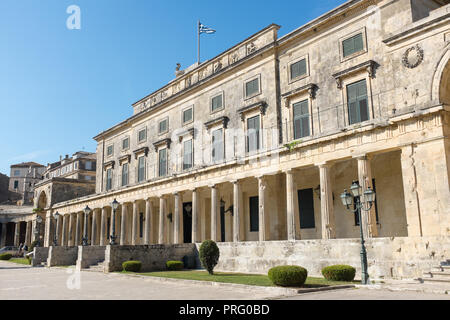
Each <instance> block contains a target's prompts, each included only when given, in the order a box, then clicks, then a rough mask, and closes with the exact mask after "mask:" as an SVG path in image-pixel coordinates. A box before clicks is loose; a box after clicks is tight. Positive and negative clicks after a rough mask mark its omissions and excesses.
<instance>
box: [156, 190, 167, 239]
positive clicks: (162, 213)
mask: <svg viewBox="0 0 450 320" xmlns="http://www.w3.org/2000/svg"><path fill="white" fill-rule="evenodd" d="M165 212H166V199H164V198H162V197H161V198H159V233H158V244H164V221H165Z"/></svg>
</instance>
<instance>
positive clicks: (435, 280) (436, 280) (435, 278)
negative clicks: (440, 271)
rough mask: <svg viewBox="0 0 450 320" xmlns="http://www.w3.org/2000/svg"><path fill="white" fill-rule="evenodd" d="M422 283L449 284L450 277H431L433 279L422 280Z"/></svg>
mask: <svg viewBox="0 0 450 320" xmlns="http://www.w3.org/2000/svg"><path fill="white" fill-rule="evenodd" d="M422 281H424V282H446V283H450V277H433V278H422Z"/></svg>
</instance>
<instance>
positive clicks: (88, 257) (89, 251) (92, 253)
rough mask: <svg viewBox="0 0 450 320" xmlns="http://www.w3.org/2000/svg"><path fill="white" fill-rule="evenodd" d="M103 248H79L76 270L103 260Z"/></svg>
mask: <svg viewBox="0 0 450 320" xmlns="http://www.w3.org/2000/svg"><path fill="white" fill-rule="evenodd" d="M105 249H106V247H105V246H93V247H92V246H86V247H84V246H79V247H78V259H77V270H81V269H85V268H88V267H89V266H92V265H94V264H97V263H99V262H102V261H104V260H105Z"/></svg>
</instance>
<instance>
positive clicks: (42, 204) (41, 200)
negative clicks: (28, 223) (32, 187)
mask: <svg viewBox="0 0 450 320" xmlns="http://www.w3.org/2000/svg"><path fill="white" fill-rule="evenodd" d="M47 207H48V198H47V194H46V193H45V191H41V192H40V193H39V197H38V198H37V203H36V208H40V209H45V208H47Z"/></svg>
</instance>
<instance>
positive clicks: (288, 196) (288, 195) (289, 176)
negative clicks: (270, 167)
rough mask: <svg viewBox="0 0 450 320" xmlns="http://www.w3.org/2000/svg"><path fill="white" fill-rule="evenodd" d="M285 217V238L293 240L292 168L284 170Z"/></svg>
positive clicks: (293, 202)
mask: <svg viewBox="0 0 450 320" xmlns="http://www.w3.org/2000/svg"><path fill="white" fill-rule="evenodd" d="M285 173H286V217H287V239H288V240H289V241H295V240H296V236H295V233H296V232H295V198H294V197H295V190H294V189H295V186H294V172H293V170H292V169H289V170H287V171H286V172H285Z"/></svg>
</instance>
